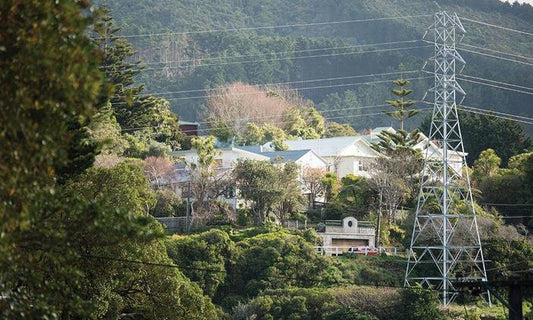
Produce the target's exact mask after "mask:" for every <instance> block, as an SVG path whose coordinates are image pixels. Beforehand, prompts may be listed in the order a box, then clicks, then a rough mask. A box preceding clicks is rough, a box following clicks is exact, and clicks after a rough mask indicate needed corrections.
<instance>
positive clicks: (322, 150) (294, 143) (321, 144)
mask: <svg viewBox="0 0 533 320" xmlns="http://www.w3.org/2000/svg"><path fill="white" fill-rule="evenodd" d="M285 144H286V145H287V146H288V147H289V149H290V150H306V149H311V150H313V151H314V152H315V153H316V154H317V155H319V156H321V157H332V156H338V155H341V154H342V153H343V151H345V150H347V149H348V148H349V147H352V146H355V147H356V148H357V149H358V151H357V153H358V155H361V156H370V157H373V156H376V155H377V152H376V151H374V150H373V149H371V148H370V145H369V144H368V142H366V141H365V140H364V139H363V138H362V137H361V136H347V137H334V138H324V139H308V140H286V141H285Z"/></svg>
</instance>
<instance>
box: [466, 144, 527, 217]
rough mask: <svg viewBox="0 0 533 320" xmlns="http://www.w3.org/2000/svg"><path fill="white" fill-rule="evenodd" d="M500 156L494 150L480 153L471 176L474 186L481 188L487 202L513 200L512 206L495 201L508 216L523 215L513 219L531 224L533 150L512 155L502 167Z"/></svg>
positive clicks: (499, 208)
mask: <svg viewBox="0 0 533 320" xmlns="http://www.w3.org/2000/svg"><path fill="white" fill-rule="evenodd" d="M499 163H500V158H499V157H498V155H497V154H496V153H495V152H494V151H493V150H492V149H488V150H485V151H483V152H482V153H481V155H480V157H479V158H478V159H477V160H476V161H475V163H474V170H473V173H472V180H473V184H474V186H476V188H478V189H479V190H480V191H481V195H480V198H481V200H482V201H483V202H485V203H495V204H513V206H499V205H495V206H496V208H497V209H498V211H499V212H500V213H502V214H503V215H506V216H522V217H524V218H520V219H513V220H512V221H511V222H512V223H515V224H518V223H519V222H520V221H523V222H524V224H526V225H528V226H529V227H531V226H532V223H533V221H531V219H528V217H531V214H532V213H531V210H530V209H529V208H528V205H529V204H530V202H531V199H532V195H533V193H532V190H533V188H532V187H533V184H532V182H531V181H532V178H533V174H532V172H533V169H532V168H533V153H531V152H529V153H524V154H519V155H516V156H513V157H512V158H511V159H510V160H509V166H508V167H507V168H499Z"/></svg>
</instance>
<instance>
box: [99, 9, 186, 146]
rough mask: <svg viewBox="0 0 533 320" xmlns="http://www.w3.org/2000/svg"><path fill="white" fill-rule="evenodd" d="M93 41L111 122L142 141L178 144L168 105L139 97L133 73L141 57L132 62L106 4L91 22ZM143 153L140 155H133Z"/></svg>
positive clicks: (103, 101) (128, 47)
mask: <svg viewBox="0 0 533 320" xmlns="http://www.w3.org/2000/svg"><path fill="white" fill-rule="evenodd" d="M93 31H94V33H95V43H96V45H97V46H98V47H99V48H100V49H101V51H102V52H103V59H102V67H101V69H102V71H103V72H104V75H105V80H106V84H107V86H108V87H109V88H110V90H109V91H103V92H102V94H101V96H100V99H99V100H100V104H101V105H105V104H107V103H110V104H111V106H112V109H113V114H112V115H108V116H107V117H108V118H111V120H110V121H111V122H112V123H113V122H114V121H116V122H118V124H119V125H120V128H121V129H122V130H125V131H126V132H128V133H130V134H134V135H135V132H137V131H142V132H143V134H141V135H138V136H137V138H141V139H140V140H141V141H142V143H145V144H149V143H150V141H151V140H155V141H157V142H160V143H165V144H167V145H169V146H170V147H171V148H172V150H177V149H179V148H180V146H181V142H182V140H183V134H182V133H181V132H180V130H179V126H178V118H177V117H176V115H175V114H173V113H172V112H171V111H170V104H169V102H168V101H167V100H165V99H163V98H160V97H152V96H142V95H141V93H142V91H143V90H144V85H142V84H141V85H136V84H135V76H136V75H138V74H139V73H140V71H141V70H142V68H141V66H140V63H141V61H140V60H137V61H134V62H131V57H133V56H134V55H135V51H134V50H133V48H132V45H131V44H130V43H129V42H128V41H126V40H125V39H123V38H120V37H118V36H117V35H116V33H117V32H118V31H120V28H118V27H116V26H115V23H114V21H113V19H112V18H111V16H110V12H109V9H107V8H106V7H104V8H102V9H101V10H100V17H99V19H98V21H97V22H96V23H95V25H94V29H93ZM135 155H136V156H144V155H143V154H135Z"/></svg>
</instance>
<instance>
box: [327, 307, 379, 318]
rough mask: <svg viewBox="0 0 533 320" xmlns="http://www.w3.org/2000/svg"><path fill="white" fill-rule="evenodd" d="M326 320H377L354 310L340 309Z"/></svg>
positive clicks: (348, 308) (365, 313)
mask: <svg viewBox="0 0 533 320" xmlns="http://www.w3.org/2000/svg"><path fill="white" fill-rule="evenodd" d="M326 320H378V318H377V317H375V316H373V315H371V314H369V313H367V312H361V311H359V310H357V309H354V308H350V307H342V308H340V309H339V310H337V311H335V312H334V313H332V314H330V315H329V316H328V317H327V318H326Z"/></svg>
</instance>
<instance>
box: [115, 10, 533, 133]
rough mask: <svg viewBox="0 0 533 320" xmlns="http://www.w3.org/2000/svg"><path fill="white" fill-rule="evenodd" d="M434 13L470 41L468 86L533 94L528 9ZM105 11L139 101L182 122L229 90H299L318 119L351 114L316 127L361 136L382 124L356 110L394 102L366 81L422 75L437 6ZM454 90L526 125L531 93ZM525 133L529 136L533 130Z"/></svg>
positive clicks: (423, 83) (420, 85)
mask: <svg viewBox="0 0 533 320" xmlns="http://www.w3.org/2000/svg"><path fill="white" fill-rule="evenodd" d="M439 5H440V7H441V8H442V9H445V10H448V11H450V12H457V14H458V15H459V16H460V17H462V18H466V19H463V24H464V26H465V28H466V30H467V34H466V35H465V37H464V39H463V41H462V44H461V45H460V46H459V48H463V49H467V50H470V51H476V52H478V53H472V52H469V51H466V50H463V51H461V53H462V54H463V56H464V58H465V60H466V61H467V66H466V68H465V69H464V71H463V73H464V74H465V75H469V76H474V77H481V78H485V79H489V80H493V81H498V82H505V83H511V84H518V85H521V86H523V87H529V88H531V87H533V72H531V71H533V65H531V64H532V63H533V59H532V58H531V56H532V52H533V41H532V40H533V36H532V35H531V34H530V33H531V32H532V31H533V7H531V6H529V5H518V4H516V5H509V4H508V3H502V2H499V1H497V0H477V1H464V0H448V1H439ZM110 7H111V9H112V10H113V16H114V18H115V20H116V22H117V24H118V25H119V26H120V27H122V31H121V32H122V34H123V35H129V37H128V38H127V39H128V41H130V42H131V43H133V45H134V46H135V48H136V50H138V52H139V54H138V57H139V58H141V59H143V60H144V61H145V64H146V69H145V71H144V72H143V73H142V75H141V76H140V80H141V81H142V82H145V83H146V84H147V90H146V91H147V92H151V93H161V92H177V93H170V94H162V96H164V97H166V98H168V99H169V100H170V102H171V106H172V109H173V110H174V111H175V112H177V113H178V114H179V115H180V116H181V117H182V118H183V119H185V120H198V119H199V116H198V113H199V110H200V108H201V106H202V104H203V102H204V101H205V96H206V91H205V89H206V88H212V87H215V86H217V85H221V84H225V83H229V82H235V81H242V82H247V83H251V84H270V83H287V82H290V83H288V84H287V85H288V86H289V87H291V88H299V89H300V93H301V94H302V95H303V96H304V97H306V98H308V99H311V100H312V101H313V102H314V103H315V104H316V105H318V106H319V109H320V110H322V111H326V110H328V109H335V110H337V109H339V108H348V107H349V108H350V110H340V111H333V112H327V111H326V112H324V115H325V116H326V117H327V118H332V119H333V120H335V121H339V118H343V119H342V121H341V122H349V123H350V124H351V125H352V126H354V127H355V128H356V129H357V130H361V129H363V128H368V127H371V126H378V125H389V124H390V123H387V121H388V120H386V119H385V118H384V117H382V116H380V115H375V114H376V113H378V111H379V110H380V109H379V108H362V109H357V107H365V106H372V105H379V104H382V103H383V101H384V100H385V99H387V98H389V97H390V94H389V90H390V87H391V85H390V80H392V79H394V78H396V77H398V75H397V74H396V75H383V76H373V77H368V76H365V77H362V76H363V75H369V74H380V73H391V72H397V71H398V70H399V65H400V63H403V64H404V65H405V70H408V71H409V70H419V69H420V68H421V67H422V65H423V64H424V61H425V59H426V58H428V57H429V56H430V55H431V54H432V47H431V46H430V45H428V44H426V43H423V42H420V41H417V40H420V39H421V38H422V36H423V34H424V32H425V30H426V28H427V27H428V26H429V25H430V24H431V23H432V16H431V14H432V13H434V12H435V11H437V10H439V8H438V7H437V5H436V4H435V3H433V2H427V1H421V0H395V1H385V0H378V1H362V0H361V1H360V0H357V1H338V0H327V1H323V0H320V1H319V0H307V1H303V0H291V1H281V0H273V1H266V2H265V1H251V0H233V1H229V0H224V1H223V0H220V1H207V0H188V1H183V0H166V1H150V0H142V1H136V2H131V1H126V0H116V1H113V2H112V3H111V4H110ZM383 17H402V18H398V19H386V20H383V19H380V18H383ZM467 19H468V20H467ZM361 20H363V21H361ZM472 20H473V21H480V22H486V23H490V24H495V25H499V26H504V27H506V28H514V29H518V30H523V31H526V32H527V33H528V34H521V33H517V32H511V31H507V30H504V29H501V28H494V27H489V26H487V25H483V24H480V23H476V22H473V21H472ZM323 22H330V23H323ZM317 23H319V24H317ZM288 25H290V27H289V26H288ZM265 26H268V27H267V28H265ZM273 26H277V27H273ZM206 30H209V31H206ZM214 30H218V31H214ZM222 30H224V31H222ZM139 35H141V36H139ZM390 42H394V43H390ZM472 46H475V47H472ZM361 51H365V52H367V53H361ZM498 52H504V53H509V54H511V55H502V54H501V53H498ZM479 53H484V55H481V54H479ZM489 55H496V56H499V57H500V58H499V59H497V58H494V57H490V56H489ZM511 60H514V61H520V62H522V63H517V62H513V61H511ZM408 76H409V77H411V78H413V81H412V88H413V89H414V98H417V99H420V98H422V96H423V95H424V92H425V90H426V89H428V88H429V87H430V86H431V80H432V79H427V78H425V77H427V75H424V74H421V73H412V74H408ZM339 78H341V79H339ZM418 78H425V79H418ZM324 79H327V80H324ZM470 80H472V79H471V78H470ZM476 81H477V80H476ZM368 82H372V83H368ZM361 83H363V84H361ZM461 83H462V85H463V87H464V89H465V91H466V92H467V93H468V96H467V98H466V100H465V102H464V103H465V105H469V106H473V107H481V108H484V109H493V110H497V111H500V112H507V113H512V114H516V115H521V116H528V117H531V116H532V115H533V110H531V108H530V106H531V105H532V104H533V94H531V90H523V89H519V90H516V89H517V88H518V87H513V88H514V91H513V90H502V89H498V88H496V87H494V85H496V86H501V84H499V83H496V82H490V83H489V84H491V85H492V86H488V85H480V84H477V83H472V82H466V81H463V82H461ZM184 91H186V92H184ZM519 91H526V92H529V94H527V93H523V92H519ZM419 107H420V108H425V107H427V106H425V105H419ZM354 108H355V109H354ZM364 114H374V115H373V116H364V117H363V116H362V115H364ZM426 114H427V113H422V114H421V116H419V117H418V119H416V120H415V121H413V122H411V123H410V125H411V126H414V125H417V124H418V122H419V121H420V120H421V119H422V118H423V117H424V115H426ZM526 129H527V131H528V132H529V133H532V132H533V126H531V125H529V127H527V128H526Z"/></svg>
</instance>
